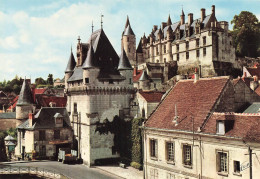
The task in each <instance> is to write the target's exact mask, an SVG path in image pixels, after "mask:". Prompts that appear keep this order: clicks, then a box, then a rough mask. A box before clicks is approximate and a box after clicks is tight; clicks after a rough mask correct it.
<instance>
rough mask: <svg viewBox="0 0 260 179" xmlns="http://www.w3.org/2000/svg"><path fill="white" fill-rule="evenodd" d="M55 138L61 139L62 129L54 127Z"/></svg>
mask: <svg viewBox="0 0 260 179" xmlns="http://www.w3.org/2000/svg"><path fill="white" fill-rule="evenodd" d="M53 139H54V140H59V139H60V130H59V129H54V131H53Z"/></svg>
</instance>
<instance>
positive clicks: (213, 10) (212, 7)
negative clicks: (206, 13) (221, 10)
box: [211, 5, 215, 15]
mask: <svg viewBox="0 0 260 179" xmlns="http://www.w3.org/2000/svg"><path fill="white" fill-rule="evenodd" d="M211 11H212V14H213V15H215V5H212V6H211Z"/></svg>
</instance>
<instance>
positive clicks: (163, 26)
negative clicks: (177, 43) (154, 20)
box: [162, 22, 167, 30]
mask: <svg viewBox="0 0 260 179" xmlns="http://www.w3.org/2000/svg"><path fill="white" fill-rule="evenodd" d="M166 26H167V23H166V22H162V30H163V29H164V28H165V27H166Z"/></svg>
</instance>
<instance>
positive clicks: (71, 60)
mask: <svg viewBox="0 0 260 179" xmlns="http://www.w3.org/2000/svg"><path fill="white" fill-rule="evenodd" d="M75 66H76V61H75V58H74V55H73V53H72V51H71V53H70V58H69V61H68V64H67V67H66V70H65V73H66V72H72V71H73V69H74V68H75Z"/></svg>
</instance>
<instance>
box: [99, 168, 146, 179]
mask: <svg viewBox="0 0 260 179" xmlns="http://www.w3.org/2000/svg"><path fill="white" fill-rule="evenodd" d="M95 168H97V169H100V170H103V171H105V172H108V173H110V174H113V175H117V176H119V177H122V178H126V179H133V178H134V179H142V178H143V171H139V170H137V169H135V168H133V167H131V166H129V167H127V168H122V167H119V166H118V165H110V166H95Z"/></svg>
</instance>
